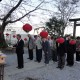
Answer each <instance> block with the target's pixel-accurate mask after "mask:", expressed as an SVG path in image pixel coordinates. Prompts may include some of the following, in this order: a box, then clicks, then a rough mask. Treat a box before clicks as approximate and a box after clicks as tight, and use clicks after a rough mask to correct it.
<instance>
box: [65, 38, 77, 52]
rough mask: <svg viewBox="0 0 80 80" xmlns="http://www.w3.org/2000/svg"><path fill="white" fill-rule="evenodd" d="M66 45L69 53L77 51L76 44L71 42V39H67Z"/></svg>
mask: <svg viewBox="0 0 80 80" xmlns="http://www.w3.org/2000/svg"><path fill="white" fill-rule="evenodd" d="M66 47H67V53H75V52H76V44H74V45H71V44H69V40H67V44H66Z"/></svg>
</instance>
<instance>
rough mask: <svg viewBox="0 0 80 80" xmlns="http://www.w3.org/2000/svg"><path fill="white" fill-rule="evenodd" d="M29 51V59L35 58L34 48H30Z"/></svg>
mask: <svg viewBox="0 0 80 80" xmlns="http://www.w3.org/2000/svg"><path fill="white" fill-rule="evenodd" d="M28 52H29V59H30V60H33V49H28Z"/></svg>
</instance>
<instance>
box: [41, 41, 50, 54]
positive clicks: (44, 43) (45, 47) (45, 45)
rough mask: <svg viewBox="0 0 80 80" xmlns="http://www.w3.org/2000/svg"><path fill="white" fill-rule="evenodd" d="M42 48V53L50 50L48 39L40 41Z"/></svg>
mask: <svg viewBox="0 0 80 80" xmlns="http://www.w3.org/2000/svg"><path fill="white" fill-rule="evenodd" d="M42 49H43V51H44V53H46V52H48V53H49V52H50V44H49V42H48V41H45V42H42Z"/></svg>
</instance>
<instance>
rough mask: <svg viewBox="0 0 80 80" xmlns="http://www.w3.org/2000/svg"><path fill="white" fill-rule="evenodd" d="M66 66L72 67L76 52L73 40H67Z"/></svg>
mask: <svg viewBox="0 0 80 80" xmlns="http://www.w3.org/2000/svg"><path fill="white" fill-rule="evenodd" d="M66 47H67V66H73V65H74V53H75V52H76V43H75V41H74V40H71V39H69V40H67V45H66Z"/></svg>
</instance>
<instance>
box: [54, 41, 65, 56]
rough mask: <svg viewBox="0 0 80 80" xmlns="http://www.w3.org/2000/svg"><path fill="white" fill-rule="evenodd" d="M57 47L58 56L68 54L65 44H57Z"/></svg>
mask: <svg viewBox="0 0 80 80" xmlns="http://www.w3.org/2000/svg"><path fill="white" fill-rule="evenodd" d="M56 47H57V55H59V56H64V55H65V53H66V50H65V49H66V48H65V42H64V43H62V44H59V43H56Z"/></svg>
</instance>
